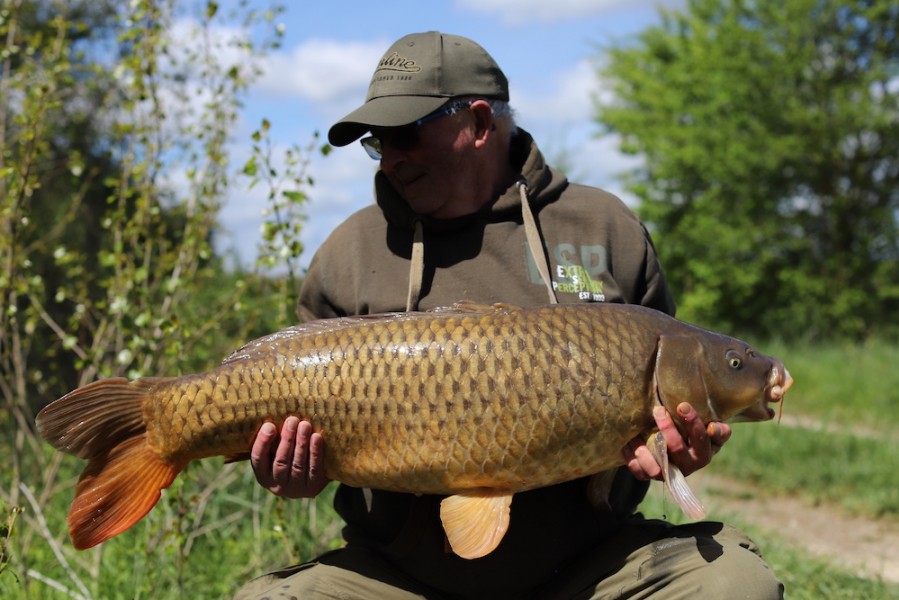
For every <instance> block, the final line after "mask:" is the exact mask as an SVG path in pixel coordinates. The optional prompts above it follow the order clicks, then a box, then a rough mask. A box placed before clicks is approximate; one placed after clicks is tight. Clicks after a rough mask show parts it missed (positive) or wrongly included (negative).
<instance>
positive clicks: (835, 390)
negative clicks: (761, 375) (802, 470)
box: [759, 340, 899, 440]
mask: <svg viewBox="0 0 899 600" xmlns="http://www.w3.org/2000/svg"><path fill="white" fill-rule="evenodd" d="M759 347H760V348H761V349H762V351H763V352H765V353H766V354H771V355H774V356H778V357H779V358H780V359H781V360H783V361H784V364H785V365H786V367H787V370H789V371H790V374H791V375H792V376H793V379H794V380H795V385H794V386H793V388H792V389H791V390H790V391H789V392H788V393H787V398H786V402H785V404H784V407H783V409H784V414H786V415H793V414H800V415H807V416H810V417H815V418H817V419H820V420H822V421H824V422H825V423H827V424H828V425H831V426H834V427H837V428H840V427H843V428H846V427H853V426H854V427H858V426H861V427H866V428H870V429H872V430H875V431H878V432H880V433H881V434H882V435H884V436H886V437H892V438H893V439H894V440H896V439H899V433H897V429H896V428H897V426H899V368H897V367H899V348H897V347H896V345H891V344H888V343H886V342H882V341H876V340H875V341H870V342H868V343H865V344H849V343H844V344H840V343H833V344H826V345H816V346H814V347H800V348H797V347H792V346H789V345H786V346H785V345H784V344H782V343H772V344H760V345H759Z"/></svg>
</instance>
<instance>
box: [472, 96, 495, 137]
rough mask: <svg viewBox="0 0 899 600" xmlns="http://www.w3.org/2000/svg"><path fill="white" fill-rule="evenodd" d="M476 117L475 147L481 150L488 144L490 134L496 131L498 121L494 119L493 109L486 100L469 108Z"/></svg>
mask: <svg viewBox="0 0 899 600" xmlns="http://www.w3.org/2000/svg"><path fill="white" fill-rule="evenodd" d="M469 110H470V111H471V114H472V115H473V116H474V127H475V130H474V137H475V145H476V146H477V147H478V148H480V147H481V146H483V145H484V144H485V143H486V142H487V138H488V137H490V134H491V133H492V132H494V131H496V120H495V119H494V117H493V109H492V108H491V107H490V104H489V103H488V102H487V101H486V100H475V101H474V102H472V104H471V107H470V108H469Z"/></svg>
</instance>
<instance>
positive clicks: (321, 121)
mask: <svg viewBox="0 0 899 600" xmlns="http://www.w3.org/2000/svg"><path fill="white" fill-rule="evenodd" d="M254 2H258V0H253V2H251V4H252V3H254ZM259 4H260V6H262V5H263V4H264V3H263V2H259ZM682 4H683V0H443V1H429V2H425V1H423V0H419V1H395V2H390V1H382V2H371V1H367V2H364V1H340V0H332V1H327V0H324V1H323V0H316V1H315V2H288V3H287V12H286V13H285V14H283V15H282V16H281V18H280V19H279V21H280V22H282V23H283V25H284V28H285V33H284V40H283V45H282V47H281V49H280V50H279V51H277V52H274V53H272V54H271V55H270V56H269V57H268V58H267V59H266V60H265V63H264V68H265V75H264V76H263V77H262V78H261V79H260V80H259V81H257V82H256V83H255V84H254V85H253V87H252V89H251V90H250V94H249V97H248V98H247V104H246V110H245V111H244V113H243V115H242V121H241V129H240V131H238V133H237V136H236V139H235V145H236V146H235V149H234V158H235V164H242V162H243V161H244V160H246V158H247V157H248V149H247V143H248V142H247V143H243V142H242V141H241V140H247V141H248V140H249V132H251V131H252V130H253V129H255V128H256V127H258V125H259V123H260V122H261V119H262V118H263V117H266V118H268V119H269V120H270V121H271V123H272V126H273V128H272V139H273V140H274V142H275V143H276V144H278V145H279V146H283V147H287V146H289V145H291V144H297V145H299V146H305V145H306V144H307V143H308V142H309V141H310V139H311V135H312V132H314V131H319V132H321V134H322V135H323V136H324V135H325V134H326V132H327V130H328V128H329V127H330V126H331V124H333V123H334V122H335V121H336V120H338V119H340V118H341V117H343V116H344V115H345V114H346V113H348V112H349V111H351V110H353V109H354V108H356V107H357V106H358V105H359V104H361V102H362V101H363V100H364V98H365V92H366V88H367V86H368V81H369V78H370V77H371V73H372V71H373V70H374V67H375V65H376V63H377V62H378V60H379V59H380V57H381V55H382V54H383V53H384V51H385V50H386V49H387V48H388V47H389V46H390V44H391V43H393V41H395V40H396V39H398V38H400V37H402V36H403V35H405V34H407V33H412V32H418V31H428V30H439V31H443V32H446V33H453V34H458V35H463V36H466V37H469V38H471V39H473V40H475V41H476V42H478V43H479V44H481V45H482V46H483V47H484V48H485V49H486V50H487V51H488V52H489V53H490V54H491V55H492V56H493V57H494V59H496V61H497V62H498V63H499V65H500V67H501V68H502V69H503V71H504V72H505V73H506V75H507V77H508V78H509V82H510V96H511V102H510V104H511V106H512V108H513V109H514V110H515V112H516V119H517V122H518V123H519V125H520V126H522V127H523V128H525V129H527V130H528V131H530V132H531V133H532V134H533V135H534V137H535V138H536V139H537V141H538V144H539V145H540V146H541V149H542V150H543V152H544V154H546V155H547V157H548V158H549V160H550V162H551V163H553V162H558V161H554V160H553V159H554V158H559V157H562V156H565V157H566V160H567V161H568V163H569V165H570V168H569V169H567V171H568V175H569V178H570V179H572V180H574V181H577V182H580V183H585V184H589V185H596V186H600V187H603V188H605V189H608V190H610V191H612V192H614V193H617V194H619V195H621V196H622V197H623V198H624V199H625V201H630V200H631V199H630V198H628V197H627V196H626V194H624V193H623V191H622V190H621V186H620V184H619V183H618V182H617V180H616V177H615V176H616V174H617V173H620V172H621V171H622V170H624V169H627V168H628V167H630V166H633V164H634V160H635V159H633V158H629V157H624V156H622V155H620V154H619V153H618V152H617V141H616V140H615V139H614V138H613V137H605V138H602V139H599V138H598V137H597V134H598V127H597V125H596V124H595V123H593V121H592V119H591V95H593V94H596V93H601V92H602V90H601V86H600V84H599V82H598V80H597V77H596V76H595V74H594V69H593V67H592V66H591V61H594V60H596V59H597V58H598V57H601V50H600V48H601V47H602V46H604V45H607V44H609V43H611V42H614V41H620V40H623V39H626V38H628V37H629V36H632V35H633V34H635V33H637V32H639V31H640V30H642V29H644V28H646V27H648V26H651V25H655V24H658V23H659V12H658V7H659V6H665V7H667V8H669V9H670V8H677V7H678V6H681V5H682ZM376 166H377V163H376V162H375V161H372V160H371V159H370V158H368V157H367V156H366V155H365V153H364V152H363V150H362V148H361V147H359V146H358V144H353V145H350V146H347V147H345V148H338V149H335V151H334V152H332V153H331V155H330V156H328V157H327V158H319V157H316V158H315V159H314V160H313V163H312V164H311V165H310V170H309V174H310V175H312V176H313V177H314V179H315V185H314V186H313V187H312V188H311V190H310V191H311V196H312V199H311V201H310V203H309V204H308V206H307V210H306V212H307V215H308V220H307V222H306V224H305V227H304V231H303V234H302V240H303V243H304V246H305V248H306V249H305V250H304V253H303V256H302V257H301V261H300V262H301V265H303V266H305V265H307V264H308V262H309V260H310V259H311V257H312V254H313V253H314V251H315V250H316V249H317V248H318V246H319V245H320V244H321V243H322V241H324V239H325V238H326V237H327V235H328V234H329V233H330V231H331V230H332V229H333V228H334V227H335V226H336V225H337V224H338V223H340V222H341V221H343V220H344V219H345V218H346V217H348V216H349V215H350V214H352V213H353V212H355V211H356V210H359V209H360V208H362V207H364V206H366V205H367V204H370V203H371V202H372V195H371V186H372V183H371V182H372V175H373V174H374V171H375V169H376ZM264 205H265V199H264V191H263V190H261V189H254V190H249V191H235V193H234V194H233V195H232V196H231V197H230V198H229V199H228V200H227V202H226V204H225V207H224V209H223V212H222V214H221V221H222V225H223V226H224V229H225V232H224V235H223V236H222V238H221V239H220V241H219V245H220V246H221V247H222V248H231V249H236V250H237V252H238V253H239V254H240V256H241V258H242V260H243V261H244V262H248V261H252V260H253V259H254V258H255V252H256V250H255V248H256V245H257V244H258V241H259V231H258V230H259V225H260V223H261V221H262V217H261V211H262V209H263V208H264Z"/></svg>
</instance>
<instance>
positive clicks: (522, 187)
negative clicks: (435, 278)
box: [406, 181, 559, 312]
mask: <svg viewBox="0 0 899 600" xmlns="http://www.w3.org/2000/svg"><path fill="white" fill-rule="evenodd" d="M527 189H528V186H527V184H526V183H525V182H524V181H519V182H518V193H519V194H521V217H522V220H523V221H524V234H525V237H526V238H527V242H528V250H530V252H531V256H533V257H534V264H536V265H537V272H538V273H540V277H541V279H543V283H544V285H545V286H546V294H547V296H548V298H549V303H550V304H558V303H559V300H558V298H556V293H555V291H554V290H553V283H552V279H550V276H549V260H548V259H547V258H546V251H545V250H544V249H543V240H542V239H541V238H540V230H539V229H538V228H537V221H536V220H535V219H534V213H533V212H531V204H530V202H529V201H528V192H527ZM424 255H425V245H424V226H423V225H422V222H421V220H420V219H416V220H415V233H414V234H413V237H412V260H411V261H410V262H409V291H408V293H407V294H406V312H409V311H413V310H418V301H419V300H420V299H421V283H422V279H423V278H424Z"/></svg>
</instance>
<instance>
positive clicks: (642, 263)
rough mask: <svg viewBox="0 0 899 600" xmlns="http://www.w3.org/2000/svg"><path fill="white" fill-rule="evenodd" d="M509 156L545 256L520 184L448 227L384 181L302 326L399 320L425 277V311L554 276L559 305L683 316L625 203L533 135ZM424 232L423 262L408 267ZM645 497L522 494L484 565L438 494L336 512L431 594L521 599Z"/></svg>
mask: <svg viewBox="0 0 899 600" xmlns="http://www.w3.org/2000/svg"><path fill="white" fill-rule="evenodd" d="M510 154H511V155H510V160H511V161H512V164H513V166H515V167H516V169H519V171H518V172H519V173H520V180H521V182H523V183H524V184H525V185H524V188H523V190H524V192H525V194H526V196H527V198H528V199H529V205H530V209H531V211H532V213H533V215H534V218H535V220H536V223H537V230H538V232H539V236H540V242H542V245H543V249H544V252H542V253H539V252H538V254H543V255H542V256H538V257H537V259H536V260H535V259H534V256H533V255H532V252H531V250H530V248H531V247H535V246H534V243H533V242H532V243H531V244H530V246H529V244H528V240H527V236H526V233H525V226H524V225H523V222H524V216H523V211H522V208H523V207H522V187H521V186H520V185H519V184H516V185H513V186H511V187H510V188H509V189H508V190H506V192H505V193H503V194H502V195H501V196H500V197H499V198H497V200H496V201H495V202H494V203H492V204H489V205H487V206H485V207H484V208H483V209H482V210H481V211H480V212H478V213H476V214H474V215H470V216H466V217H462V218H458V219H450V220H439V219H431V218H427V217H422V216H420V215H417V214H415V213H413V212H412V210H411V209H410V208H409V206H408V204H406V202H405V201H403V200H402V198H400V197H399V196H398V195H397V194H396V192H395V191H394V190H393V189H392V188H391V186H390V184H389V183H388V182H387V179H386V177H384V175H383V174H381V173H378V174H377V175H376V176H375V194H376V197H377V206H369V207H366V208H364V209H362V210H360V211H359V212H357V213H355V214H354V215H352V216H351V217H350V218H349V219H347V220H346V221H345V222H344V223H343V224H341V225H340V226H339V227H338V228H337V229H336V230H335V231H334V232H333V233H332V234H331V236H330V237H329V238H328V239H327V241H326V242H325V243H324V244H323V245H322V247H321V249H320V250H319V251H318V252H317V253H316V255H315V257H314V258H313V260H312V263H311V264H310V267H309V271H308V273H307V276H306V280H305V282H304V285H303V289H302V292H301V294H300V299H299V304H298V313H299V316H300V318H301V320H303V321H306V320H311V319H316V318H325V317H337V316H345V315H356V314H371V313H380V312H391V311H400V310H403V309H404V308H405V307H406V305H407V291H408V289H409V285H408V282H409V280H410V278H411V279H416V277H420V279H421V284H420V290H418V289H416V290H415V292H413V294H412V296H413V298H412V306H417V308H419V309H422V310H425V309H430V308H434V307H438V306H446V305H449V304H452V303H454V302H456V301H459V300H472V301H475V302H479V303H494V302H505V303H509V304H516V305H522V306H533V305H539V304H546V303H548V302H549V301H550V300H549V296H548V292H547V286H546V283H545V282H544V280H543V279H542V278H541V275H540V271H539V269H538V266H547V267H548V273H549V276H550V277H551V279H552V287H553V288H554V292H555V296H556V297H557V298H558V301H559V302H621V303H632V304H642V305H644V306H649V307H652V308H655V309H658V310H661V311H664V312H666V313H668V314H671V315H673V314H674V310H675V307H674V302H673V300H672V297H671V294H670V292H669V290H668V287H667V285H666V283H665V279H664V276H663V274H662V270H661V267H660V265H659V263H658V260H657V258H656V254H655V249H654V248H653V245H652V242H651V240H650V237H649V235H648V233H647V232H646V230H645V228H644V227H643V225H642V224H641V223H640V222H639V220H638V219H637V218H636V216H635V215H634V214H633V213H632V212H631V211H630V210H629V209H628V208H627V207H626V206H625V205H624V203H623V202H621V200H619V199H618V198H616V197H615V196H613V195H611V194H609V193H607V192H604V191H602V190H599V189H596V188H591V187H586V186H581V185H576V184H571V183H569V182H568V180H567V179H566V178H565V177H564V176H563V175H562V174H561V173H559V172H558V171H556V170H555V169H553V168H551V167H549V166H548V165H546V163H545V162H544V159H543V156H542V155H541V153H540V151H539V150H538V149H537V146H536V144H535V143H534V141H533V140H532V139H531V136H530V135H529V134H527V133H526V132H524V131H523V130H520V129H519V130H518V133H517V135H516V136H515V138H514V139H513V143H512V151H511V153H510ZM416 228H418V235H419V236H420V237H419V238H418V241H419V242H420V247H422V248H423V251H424V253H423V261H420V260H419V261H414V260H413V259H412V256H413V246H414V245H415V241H416ZM534 239H535V240H536V238H534ZM415 287H418V286H415ZM325 445H326V446H327V440H325ZM325 451H326V452H327V449H326V450H325ZM646 489H647V484H643V483H640V482H637V481H636V480H635V479H633V477H631V476H630V473H629V472H627V471H626V469H621V470H620V472H619V473H618V476H617V478H616V484H615V486H614V488H613V492H612V498H611V499H610V500H611V505H612V510H611V511H609V510H600V509H596V508H594V507H593V506H592V505H591V504H590V503H589V501H588V499H587V494H586V484H585V480H577V481H573V482H568V483H564V484H560V485H555V486H551V487H548V488H543V489H538V490H533V491H530V492H524V493H521V494H517V495H516V496H515V498H514V501H513V503H512V509H511V511H512V512H511V516H512V518H511V525H510V527H509V531H508V533H507V534H506V536H505V538H504V540H503V542H502V543H501V544H500V546H499V547H498V548H497V549H496V550H495V551H494V552H493V553H491V554H489V555H488V556H486V557H484V558H481V559H476V560H465V559H462V558H459V557H457V556H455V555H453V554H451V553H447V552H446V550H445V544H444V537H443V532H442V529H441V526H440V521H439V515H438V502H439V500H440V499H439V498H435V497H428V496H423V497H415V496H412V495H406V494H395V493H387V492H380V491H374V492H373V493H372V497H371V505H370V507H369V506H368V504H367V502H366V500H365V498H364V495H363V493H362V491H361V490H358V489H354V488H350V487H348V486H345V485H341V486H340V488H339V490H338V493H337V496H336V500H335V508H336V510H337V512H338V513H339V514H340V515H341V517H343V518H344V520H345V521H346V523H347V525H346V527H345V529H344V538H345V539H346V541H347V543H349V544H364V545H366V546H368V547H371V548H374V549H377V550H379V551H380V552H382V553H383V555H384V556H385V557H386V558H387V559H388V560H391V561H392V562H394V563H395V564H396V565H397V566H398V567H399V568H401V569H402V570H404V571H405V572H406V573H408V574H409V575H410V576H411V577H413V578H415V579H417V580H419V581H422V582H425V583H427V584H428V585H431V586H433V587H434V588H435V589H438V590H441V591H444V592H450V593H452V594H457V595H460V596H463V597H470V596H472V595H478V596H483V595H484V594H487V595H488V596H490V597H499V596H505V595H510V596H513V597H514V596H518V595H521V594H525V593H526V591H527V590H531V589H533V588H534V587H536V586H538V585H539V584H540V583H541V582H544V581H547V580H548V579H550V578H551V577H552V576H553V573H554V572H556V571H557V569H558V568H559V566H560V565H563V564H566V563H567V562H570V561H571V560H573V558H574V557H575V556H577V555H578V554H579V553H580V552H581V551H582V550H583V549H585V548H587V547H589V546H590V545H591V544H592V543H595V541H596V540H597V539H601V538H602V536H605V535H607V534H608V532H609V531H610V530H612V529H613V528H614V526H615V523H616V522H617V520H618V519H620V518H621V517H623V516H626V515H629V514H631V513H632V512H633V511H634V510H635V508H636V506H637V504H638V503H639V502H640V500H641V499H642V498H643V496H644V495H645V493H646Z"/></svg>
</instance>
